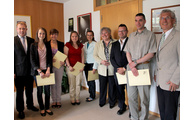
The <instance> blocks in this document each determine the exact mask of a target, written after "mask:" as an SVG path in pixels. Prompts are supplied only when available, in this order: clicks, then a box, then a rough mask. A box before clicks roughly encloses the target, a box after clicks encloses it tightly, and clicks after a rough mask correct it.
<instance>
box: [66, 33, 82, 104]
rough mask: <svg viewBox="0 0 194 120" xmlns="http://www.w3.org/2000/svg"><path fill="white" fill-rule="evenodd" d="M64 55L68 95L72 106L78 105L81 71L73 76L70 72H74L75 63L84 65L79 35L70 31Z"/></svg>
mask: <svg viewBox="0 0 194 120" xmlns="http://www.w3.org/2000/svg"><path fill="white" fill-rule="evenodd" d="M65 54H66V55H67V59H66V64H67V75H68V80H69V94H70V99H71V104H72V105H75V104H77V105H79V104H80V86H81V80H82V77H83V74H82V72H83V69H80V73H79V74H78V75H77V76H75V75H72V74H71V73H70V72H72V71H74V68H73V66H74V65H75V64H76V63H77V62H81V63H84V50H83V44H82V43H81V42H80V39H79V35H78V33H77V32H76V31H72V32H71V34H70V41H69V42H67V43H66V44H65Z"/></svg>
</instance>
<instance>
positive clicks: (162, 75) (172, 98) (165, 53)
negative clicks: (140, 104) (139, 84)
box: [154, 9, 180, 120]
mask: <svg viewBox="0 0 194 120" xmlns="http://www.w3.org/2000/svg"><path fill="white" fill-rule="evenodd" d="M175 23H176V16H175V13H174V12H172V11H171V10H169V9H164V10H163V11H162V12H161V13H160V26H161V28H162V29H163V33H162V35H161V37H160V39H158V40H157V53H156V63H157V68H156V70H155V74H156V76H155V77H154V78H155V80H156V82H157V93H158V105H159V110H160V117H161V120H176V116H177V108H178V99H179V95H180V32H179V31H177V30H176V29H175V28H174V26H175Z"/></svg>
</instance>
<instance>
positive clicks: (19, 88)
mask: <svg viewBox="0 0 194 120" xmlns="http://www.w3.org/2000/svg"><path fill="white" fill-rule="evenodd" d="M33 82H34V79H33V77H32V76H16V79H15V87H16V109H17V111H18V112H22V111H23V110H24V96H23V94H24V87H25V94H26V104H27V108H31V107H32V106H33V105H34V103H33V96H32V92H33Z"/></svg>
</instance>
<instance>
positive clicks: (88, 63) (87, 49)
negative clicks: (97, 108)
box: [84, 30, 97, 102]
mask: <svg viewBox="0 0 194 120" xmlns="http://www.w3.org/2000/svg"><path fill="white" fill-rule="evenodd" d="M86 37H87V40H88V42H86V43H85V45H84V57H85V67H84V71H85V76H86V80H87V84H88V86H89V94H90V96H89V97H87V98H86V101H87V102H91V101H93V100H94V99H95V97H96V85H95V80H93V81H88V71H91V70H92V71H93V74H94V73H95V72H96V69H97V63H96V62H95V59H94V57H93V51H94V47H95V44H96V41H95V40H94V32H93V31H92V30H88V31H87V33H86Z"/></svg>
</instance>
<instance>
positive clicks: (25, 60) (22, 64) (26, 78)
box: [14, 22, 38, 119]
mask: <svg viewBox="0 0 194 120" xmlns="http://www.w3.org/2000/svg"><path fill="white" fill-rule="evenodd" d="M16 30H17V33H18V35H17V36H15V37H14V79H15V86H16V109H17V111H18V112H19V115H18V117H19V118H20V119H23V118H25V114H24V112H23V111H24V97H23V92H24V87H25V93H26V103H27V108H28V109H29V110H32V111H38V109H37V108H36V107H34V105H33V96H32V92H33V82H34V79H33V77H32V76H31V75H30V71H31V64H30V45H31V43H33V42H34V39H32V38H30V37H27V36H26V32H27V25H26V23H25V22H19V23H17V27H16Z"/></svg>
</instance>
